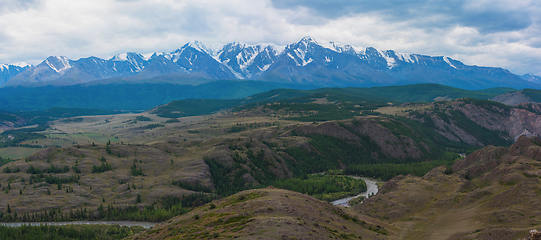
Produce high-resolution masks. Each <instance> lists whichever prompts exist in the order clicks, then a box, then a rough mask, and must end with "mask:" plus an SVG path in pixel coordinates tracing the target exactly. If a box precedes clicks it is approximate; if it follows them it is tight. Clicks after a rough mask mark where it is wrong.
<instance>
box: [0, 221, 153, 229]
mask: <svg viewBox="0 0 541 240" xmlns="http://www.w3.org/2000/svg"><path fill="white" fill-rule="evenodd" d="M94 224H103V225H120V226H128V227H133V226H141V227H143V228H152V227H154V226H156V225H158V224H160V223H153V222H130V221H72V222H12V223H0V225H2V226H6V227H20V226H22V225H30V226H40V225H49V226H53V225H54V226H64V225H94Z"/></svg>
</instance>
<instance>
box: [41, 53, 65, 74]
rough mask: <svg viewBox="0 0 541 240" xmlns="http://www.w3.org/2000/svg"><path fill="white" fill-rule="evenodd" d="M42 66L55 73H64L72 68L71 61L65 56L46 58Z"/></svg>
mask: <svg viewBox="0 0 541 240" xmlns="http://www.w3.org/2000/svg"><path fill="white" fill-rule="evenodd" d="M43 64H45V65H47V66H49V67H50V68H51V69H52V70H54V71H55V72H57V73H60V72H65V71H66V70H68V69H70V68H71V67H72V65H71V60H69V59H68V58H67V57H66V56H60V57H56V56H51V57H48V58H47V59H46V60H45V61H44V62H43Z"/></svg>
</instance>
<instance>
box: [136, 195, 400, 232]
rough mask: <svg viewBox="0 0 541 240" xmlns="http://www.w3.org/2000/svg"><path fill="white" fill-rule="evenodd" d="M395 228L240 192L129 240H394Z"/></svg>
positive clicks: (304, 202)
mask: <svg viewBox="0 0 541 240" xmlns="http://www.w3.org/2000/svg"><path fill="white" fill-rule="evenodd" d="M391 229H392V230H395V231H396V229H397V228H396V227H393V226H390V225H387V224H384V223H382V222H381V221H378V220H375V219H370V218H367V217H364V216H360V215H354V214H351V213H348V212H346V211H345V210H344V209H341V208H339V207H335V206H332V205H330V204H329V203H327V202H323V201H319V200H317V199H315V198H312V197H309V196H306V195H303V194H299V193H296V192H291V191H287V190H281V189H273V188H267V189H258V190H249V191H244V192H240V193H238V194H235V195H233V196H230V197H228V198H224V199H220V200H217V201H214V202H212V203H210V204H207V205H205V206H202V207H199V208H197V209H195V210H193V211H191V212H190V213H188V214H185V215H182V216H179V217H176V218H173V219H171V220H170V221H168V222H166V223H163V224H161V225H158V226H155V227H154V228H153V229H151V230H147V231H145V232H143V233H140V234H138V235H135V236H133V237H132V238H131V239H168V238H175V239H202V238H239V239H331V238H346V239H348V238H353V239H395V238H396V236H394V234H395V233H393V232H390V231H389V230H391Z"/></svg>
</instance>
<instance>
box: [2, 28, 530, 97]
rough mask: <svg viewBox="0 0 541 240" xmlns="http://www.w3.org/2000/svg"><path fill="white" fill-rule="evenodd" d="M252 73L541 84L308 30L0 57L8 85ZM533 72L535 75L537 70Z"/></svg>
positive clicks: (312, 79) (356, 80)
mask: <svg viewBox="0 0 541 240" xmlns="http://www.w3.org/2000/svg"><path fill="white" fill-rule="evenodd" d="M163 76H167V77H169V78H170V79H176V81H178V82H179V83H182V80H183V78H185V77H187V76H190V77H199V78H205V79H250V80H263V81H274V82H289V83H297V84H311V85H314V86H322V87H346V86H354V87H359V86H384V85H395V84H410V83H412V84H413V83H427V82H430V83H439V84H443V85H448V86H454V87H459V88H466V89H483V88H490V87H513V88H524V87H530V88H540V86H541V85H539V84H541V83H540V82H539V81H537V80H530V79H527V78H526V77H522V78H521V77H519V76H517V75H515V74H512V73H511V72H509V71H507V70H505V69H501V68H491V67H478V66H468V65H465V64H463V63H461V62H460V61H457V60H454V59H451V58H449V57H442V56H440V57H431V56H425V55H419V54H404V53H398V52H395V51H392V50H387V51H382V50H378V49H375V48H371V47H368V48H366V49H361V50H357V49H355V48H353V47H352V46H350V45H341V44H337V43H334V42H329V43H326V42H322V41H316V40H314V39H313V38H310V37H305V38H303V39H301V40H300V41H299V42H297V43H292V44H289V45H287V46H276V45H274V44H257V45H248V44H244V43H238V42H234V43H229V44H226V45H224V46H223V47H222V48H221V49H219V50H213V49H210V48H208V47H206V46H205V45H203V44H202V43H201V42H198V41H195V42H192V43H187V44H185V45H184V46H182V47H181V48H179V49H177V50H175V51H173V52H171V53H154V54H152V55H150V56H149V57H145V56H143V55H141V54H138V53H132V52H130V53H123V54H119V55H116V56H113V57H112V58H110V59H108V60H105V59H101V58H97V57H88V58H81V59H79V60H70V59H68V58H66V57H64V56H60V57H53V56H51V57H49V58H47V59H46V60H45V61H43V62H42V63H40V64H38V65H36V66H21V65H19V66H16V65H4V64H2V65H0V85H2V84H4V86H15V85H30V86H33V85H48V84H51V85H71V84H77V83H87V82H91V81H95V80H103V79H113V80H114V79H122V80H135V79H138V80H140V79H153V78H156V77H163ZM532 76H533V75H532ZM535 77H537V76H534V77H533V78H532V79H538V78H539V77H537V78H535Z"/></svg>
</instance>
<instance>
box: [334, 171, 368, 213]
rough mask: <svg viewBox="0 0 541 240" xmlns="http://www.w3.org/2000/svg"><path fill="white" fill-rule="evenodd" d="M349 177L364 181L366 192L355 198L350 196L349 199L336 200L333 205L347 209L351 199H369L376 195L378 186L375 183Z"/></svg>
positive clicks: (366, 179)
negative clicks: (361, 197)
mask: <svg viewBox="0 0 541 240" xmlns="http://www.w3.org/2000/svg"><path fill="white" fill-rule="evenodd" d="M350 177H352V178H356V179H359V178H360V179H362V180H364V181H365V182H366V188H367V190H366V192H362V193H359V195H357V196H351V197H347V198H342V199H338V200H336V201H333V202H332V204H333V205H337V206H344V207H349V203H348V202H349V200H351V199H354V198H356V197H359V196H364V197H365V198H369V197H370V196H372V195H376V193H378V185H377V182H376V181H374V180H370V179H368V178H364V177H357V176H350Z"/></svg>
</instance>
